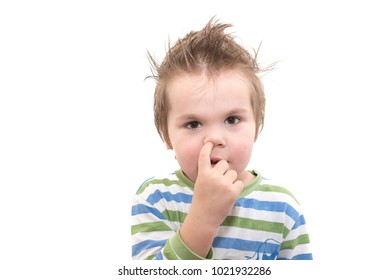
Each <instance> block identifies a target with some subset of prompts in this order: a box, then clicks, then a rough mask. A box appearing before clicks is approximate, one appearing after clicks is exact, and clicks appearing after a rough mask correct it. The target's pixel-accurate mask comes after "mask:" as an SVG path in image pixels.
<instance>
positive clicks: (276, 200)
mask: <svg viewBox="0 0 389 280" xmlns="http://www.w3.org/2000/svg"><path fill="white" fill-rule="evenodd" d="M228 27H231V25H229V24H221V23H218V22H214V21H213V20H211V21H210V22H208V24H207V25H206V26H205V27H204V29H202V30H201V31H198V32H190V33H189V34H187V35H186V36H185V37H184V38H182V39H181V40H178V41H177V42H176V44H175V45H174V46H173V47H172V48H170V49H169V50H168V52H167V54H166V57H165V59H164V61H163V62H162V64H160V65H159V64H158V63H157V62H156V60H155V59H153V58H152V57H151V56H150V55H149V58H150V61H151V63H152V65H153V66H154V69H155V71H156V75H155V76H154V78H155V79H156V81H157V86H156V90H155V95H154V117H155V124H156V128H157V130H158V132H159V134H160V136H161V138H162V139H163V141H164V142H165V144H166V146H167V148H168V149H172V150H173V151H174V153H175V156H176V159H177V161H178V163H179V165H180V170H178V171H176V172H174V173H173V174H170V175H168V176H167V177H161V178H152V179H150V180H148V181H146V182H145V183H144V184H143V185H142V186H141V187H140V189H139V190H138V192H137V194H136V195H135V197H134V201H133V207H132V228H131V231H132V243H133V246H132V256H133V259H235V260H236V259H312V254H311V252H310V249H309V236H308V234H307V230H306V225H305V220H304V216H303V214H302V212H301V208H300V205H299V204H298V202H297V201H296V200H295V198H294V197H293V195H292V194H291V193H290V192H289V191H287V190H286V189H284V188H282V187H279V186H274V185H271V184H270V182H268V181H267V180H265V179H264V178H262V177H261V175H260V174H259V173H258V172H256V171H247V170H245V168H246V166H247V164H248V162H249V160H250V157H251V152H252V147H253V144H254V142H255V140H256V139H257V136H258V133H259V132H260V130H261V128H262V126H263V120H264V109H265V96H264V93H263V88H262V84H261V81H260V79H259V77H258V75H257V74H258V72H259V67H258V65H257V62H256V56H254V57H253V56H251V55H250V54H249V53H248V52H247V51H246V50H245V49H243V48H242V47H241V46H240V45H239V44H237V43H236V42H235V40H234V38H233V37H232V36H231V35H229V34H226V33H225V32H224V31H225V29H226V28H228Z"/></svg>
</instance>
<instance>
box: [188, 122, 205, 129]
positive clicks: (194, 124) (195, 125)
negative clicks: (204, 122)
mask: <svg viewBox="0 0 389 280" xmlns="http://www.w3.org/2000/svg"><path fill="white" fill-rule="evenodd" d="M185 127H186V128H189V129H196V128H200V127H201V123H200V122H198V121H191V122H188V123H186V124H185Z"/></svg>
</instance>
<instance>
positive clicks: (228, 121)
mask: <svg viewBox="0 0 389 280" xmlns="http://www.w3.org/2000/svg"><path fill="white" fill-rule="evenodd" d="M239 121H240V118H239V117H236V116H231V117H228V118H227V119H226V120H225V121H224V122H225V123H226V124H237V123H238V122H239Z"/></svg>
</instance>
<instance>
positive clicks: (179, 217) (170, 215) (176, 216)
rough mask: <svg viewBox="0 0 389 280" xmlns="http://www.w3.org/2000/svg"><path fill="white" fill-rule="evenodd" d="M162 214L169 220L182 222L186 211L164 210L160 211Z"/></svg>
mask: <svg viewBox="0 0 389 280" xmlns="http://www.w3.org/2000/svg"><path fill="white" fill-rule="evenodd" d="M162 215H164V216H165V217H166V219H167V220H168V221H169V222H180V223H183V222H184V220H185V217H186V215H187V213H184V212H181V211H174V210H165V211H163V212H162Z"/></svg>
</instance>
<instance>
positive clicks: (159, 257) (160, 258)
mask: <svg viewBox="0 0 389 280" xmlns="http://www.w3.org/2000/svg"><path fill="white" fill-rule="evenodd" d="M154 259H155V260H158V261H159V260H163V255H162V251H161V252H159V253H158V254H157V255H156V256H155V258H154Z"/></svg>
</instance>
